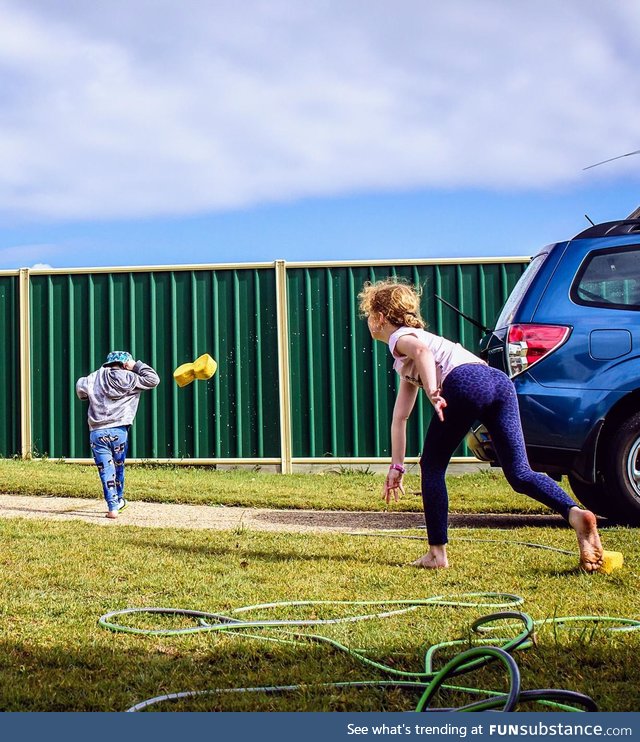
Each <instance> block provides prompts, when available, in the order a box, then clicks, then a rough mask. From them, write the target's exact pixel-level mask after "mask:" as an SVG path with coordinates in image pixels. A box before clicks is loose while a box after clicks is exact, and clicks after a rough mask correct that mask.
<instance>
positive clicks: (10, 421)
mask: <svg viewBox="0 0 640 742" xmlns="http://www.w3.org/2000/svg"><path fill="white" fill-rule="evenodd" d="M19 314H20V295H19V274H18V271H11V272H10V273H8V272H4V273H2V274H0V342H2V350H1V351H0V378H1V379H2V381H3V383H2V387H1V388H0V455H2V456H15V455H18V454H19V453H20V424H21V415H20V392H21V380H20V334H19V326H20V322H19V319H18V318H19Z"/></svg>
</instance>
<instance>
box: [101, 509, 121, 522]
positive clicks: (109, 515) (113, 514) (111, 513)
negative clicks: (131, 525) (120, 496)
mask: <svg viewBox="0 0 640 742" xmlns="http://www.w3.org/2000/svg"><path fill="white" fill-rule="evenodd" d="M104 517H105V518H110V519H111V520H115V519H116V518H117V517H118V511H117V510H109V512H108V513H107V514H106V515H105V516H104Z"/></svg>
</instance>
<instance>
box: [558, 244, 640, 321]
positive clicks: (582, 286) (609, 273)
mask: <svg viewBox="0 0 640 742" xmlns="http://www.w3.org/2000/svg"><path fill="white" fill-rule="evenodd" d="M571 298H572V300H573V301H575V302H576V304H586V305H593V306H598V307H608V308H610V309H636V310H637V309H640V245H629V246H626V247H624V248H616V249H613V250H611V249H610V250H601V251H598V252H593V253H591V254H590V255H589V256H588V257H587V259H586V260H585V262H584V263H583V265H582V267H581V269H580V270H579V271H578V275H577V276H576V280H575V281H574V283H573V287H572V290H571Z"/></svg>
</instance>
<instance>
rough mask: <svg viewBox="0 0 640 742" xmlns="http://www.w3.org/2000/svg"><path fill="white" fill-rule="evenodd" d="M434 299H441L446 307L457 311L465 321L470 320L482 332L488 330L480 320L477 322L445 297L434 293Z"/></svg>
mask: <svg viewBox="0 0 640 742" xmlns="http://www.w3.org/2000/svg"><path fill="white" fill-rule="evenodd" d="M434 296H435V297H436V299H438V301H441V302H442V303H443V304H446V305H447V306H448V307H450V308H451V309H453V311H454V312H457V313H458V314H459V315H460V316H461V317H464V319H466V320H467V322H471V324H472V325H475V326H476V327H479V328H480V329H481V330H482V332H489V328H488V327H485V326H484V325H483V324H482V323H481V322H478V320H475V319H473V317H469V316H468V315H466V314H465V313H464V312H462V311H461V310H460V309H458V307H454V306H453V304H449V302H448V301H447V300H446V299H443V298H442V297H441V296H438V294H434Z"/></svg>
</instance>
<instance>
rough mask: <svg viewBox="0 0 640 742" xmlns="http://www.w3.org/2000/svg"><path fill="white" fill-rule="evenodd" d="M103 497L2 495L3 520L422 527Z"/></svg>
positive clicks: (464, 517)
mask: <svg viewBox="0 0 640 742" xmlns="http://www.w3.org/2000/svg"><path fill="white" fill-rule="evenodd" d="M104 516H105V506H104V503H103V502H102V501H100V500H97V499H96V500H87V499H83V498H74V497H46V496H41V497H34V496H28V495H0V518H40V519H42V518H46V519H52V520H82V521H84V522H86V523H93V524H95V525H99V526H108V527H109V528H118V527H119V526H127V525H129V526H142V527H148V528H197V529H211V530H235V529H238V528H243V529H248V530H254V531H288V532H291V533H309V532H316V533H318V532H327V533H331V532H334V533H344V532H348V531H359V530H368V531H375V530H385V529H386V530H389V529H398V528H400V529H402V528H422V527H423V526H424V517H423V515H422V513H406V512H375V513H373V512H351V511H349V512H347V511H321V510H268V509H258V508H241V507H225V506H217V505H174V504H160V503H150V502H130V504H129V506H128V507H127V509H126V510H125V511H124V512H123V513H121V514H120V517H119V518H118V519H117V520H109V519H108V518H105V517H104ZM449 523H450V525H451V526H452V527H459V528H465V527H467V528H518V527H523V526H545V527H549V526H563V521H562V519H561V518H560V516H558V515H501V514H498V515H492V514H452V515H450V518H449Z"/></svg>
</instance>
